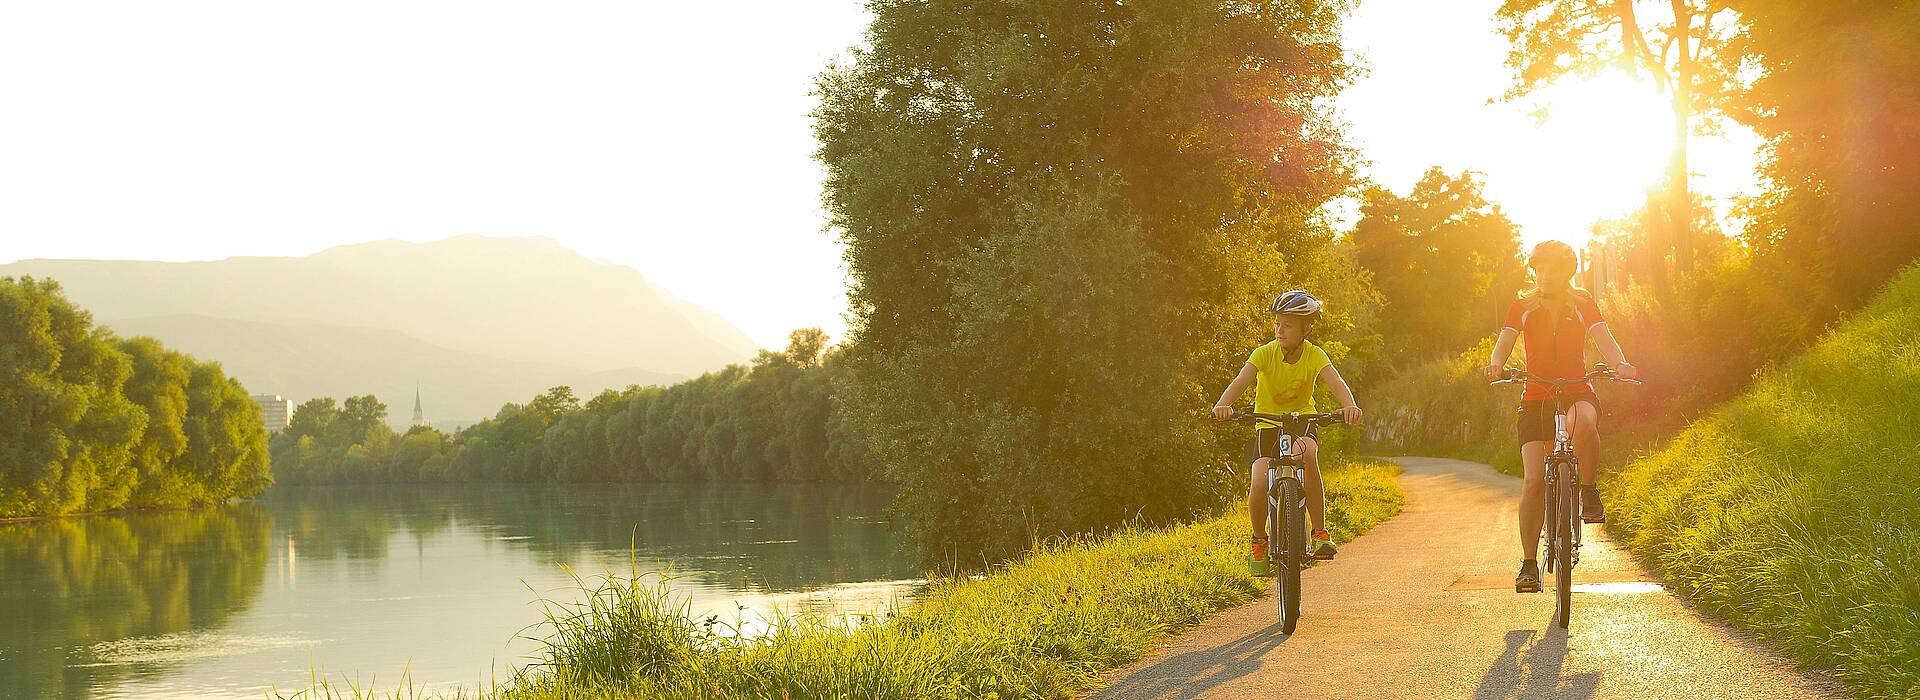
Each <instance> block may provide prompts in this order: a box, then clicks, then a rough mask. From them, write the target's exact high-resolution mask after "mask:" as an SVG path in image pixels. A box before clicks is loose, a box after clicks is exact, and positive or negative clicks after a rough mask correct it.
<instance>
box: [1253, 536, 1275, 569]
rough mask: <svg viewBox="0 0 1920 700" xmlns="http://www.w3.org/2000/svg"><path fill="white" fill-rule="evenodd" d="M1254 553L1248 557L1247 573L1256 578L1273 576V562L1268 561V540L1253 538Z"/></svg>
mask: <svg viewBox="0 0 1920 700" xmlns="http://www.w3.org/2000/svg"><path fill="white" fill-rule="evenodd" d="M1252 549H1253V552H1252V553H1251V554H1248V555H1247V573H1248V574H1251V575H1253V576H1256V577H1266V576H1272V575H1273V562H1272V561H1271V560H1268V559H1267V538H1265V537H1255V538H1253V547H1252Z"/></svg>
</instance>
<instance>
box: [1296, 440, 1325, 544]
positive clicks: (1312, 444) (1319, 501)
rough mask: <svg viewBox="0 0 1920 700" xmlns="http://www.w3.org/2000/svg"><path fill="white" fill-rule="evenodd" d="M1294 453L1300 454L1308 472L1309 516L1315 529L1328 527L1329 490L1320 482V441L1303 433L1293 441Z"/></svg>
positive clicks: (1301, 461) (1302, 463)
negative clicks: (1323, 487)
mask: <svg viewBox="0 0 1920 700" xmlns="http://www.w3.org/2000/svg"><path fill="white" fill-rule="evenodd" d="M1293 453H1294V454H1297V455H1300V463H1301V465H1302V466H1305V467H1306V472H1307V483H1306V484H1305V486H1306V487H1307V517H1308V518H1309V519H1311V520H1312V521H1313V527H1312V528H1311V529H1313V530H1316V531H1318V530H1322V529H1325V528H1326V527H1327V492H1326V491H1325V490H1324V489H1322V488H1321V484H1320V441H1319V439H1317V438H1316V437H1314V436H1312V435H1303V436H1301V437H1300V439H1298V440H1295V441H1294V442H1293Z"/></svg>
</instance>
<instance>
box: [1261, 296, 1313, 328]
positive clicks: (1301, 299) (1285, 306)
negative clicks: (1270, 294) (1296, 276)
mask: <svg viewBox="0 0 1920 700" xmlns="http://www.w3.org/2000/svg"><path fill="white" fill-rule="evenodd" d="M1267 313H1273V314H1283V315H1287V316H1305V317H1306V318H1307V320H1309V321H1312V320H1316V319H1319V318H1320V300H1319V299H1315V298H1313V295H1312V294H1308V293H1306V292H1303V291H1300V290H1298V289H1295V290H1292V291H1288V292H1283V293H1281V294H1280V296H1277V297H1274V298H1273V303H1271V304H1268V305H1267Z"/></svg>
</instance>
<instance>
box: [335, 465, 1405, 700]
mask: <svg viewBox="0 0 1920 700" xmlns="http://www.w3.org/2000/svg"><path fill="white" fill-rule="evenodd" d="M1398 473H1399V469H1398V468H1397V467H1394V466H1392V465H1388V464H1382V463H1357V464H1351V465H1347V466H1343V467H1339V468H1334V469H1329V470H1328V471H1327V473H1326V479H1327V481H1326V483H1327V489H1328V513H1329V520H1331V521H1332V522H1331V523H1330V525H1331V527H1329V528H1328V529H1329V530H1331V531H1332V532H1333V534H1334V536H1335V539H1337V540H1340V541H1346V540H1349V539H1352V538H1353V537H1354V536H1356V535H1358V534H1360V533H1362V532H1365V531H1366V530H1367V529H1368V528H1371V527H1373V526H1374V525H1376V524H1378V523H1380V522H1382V521H1384V520H1386V519H1387V518H1389V517H1392V516H1393V515H1394V514H1395V513H1398V512H1399V510H1400V507H1401V505H1402V502H1403V497H1402V494H1401V492H1400V489H1399V487H1398V486H1397V485H1396V484H1395V483H1394V479H1393V477H1394V476H1395V475H1396V474H1398ZM1246 538H1247V525H1246V514H1245V511H1244V510H1242V511H1239V512H1235V513H1229V514H1227V515H1223V516H1220V517H1217V518H1214V519H1211V520H1208V521H1205V522H1200V523H1195V524H1190V525H1181V526H1175V527H1170V528H1159V529H1138V528H1129V529H1123V530H1121V531H1119V532H1116V533H1114V534H1111V535H1108V536H1105V537H1099V538H1075V539H1067V540H1062V541H1057V542H1054V543H1051V544H1047V545H1045V546H1042V547H1040V548H1038V549H1036V550H1035V551H1033V552H1032V553H1030V554H1029V555H1027V556H1026V557H1024V558H1022V559H1021V560H1019V561H1016V562H1013V563H1010V564H1007V565H1005V566H1002V567H998V568H996V569H995V570H993V571H990V572H988V573H986V574H984V575H981V576H974V577H957V578H951V579H946V580H941V581H937V582H935V583H934V584H933V585H932V586H931V587H930V589H929V590H928V591H927V592H926V593H925V594H924V595H922V596H920V598H919V600H918V601H917V602H915V603H914V604H912V605H911V606H910V607H908V608H907V609H905V610H904V611H900V612H898V614H897V615H895V614H890V615H887V616H885V617H883V618H881V619H879V620H876V621H874V622H872V623H869V624H863V625H857V626H853V627H847V626H842V625H837V624H833V623H829V622H823V621H820V620H817V619H809V618H795V619H789V620H786V621H785V622H784V623H783V624H780V625H777V626H776V627H775V630H774V632H773V633H772V634H770V635H767V636H761V637H751V638H736V637H732V636H729V635H727V634H725V632H726V627H725V625H724V623H719V622H712V621H709V620H703V619H696V618H694V617H692V616H691V615H690V614H689V612H688V610H689V607H688V603H687V599H686V597H684V596H682V595H680V594H677V593H676V592H675V591H674V590H673V588H672V581H671V579H664V578H662V577H660V576H657V575H629V576H624V577H620V576H615V577H602V578H596V579H594V580H593V581H592V582H591V583H589V584H586V588H587V591H586V592H587V595H586V596H585V599H584V602H582V603H580V604H578V605H558V604H555V605H552V606H550V607H549V620H548V623H547V629H548V631H549V632H550V633H551V635H550V637H549V647H548V649H547V652H546V655H545V659H544V663H543V664H542V665H539V666H536V667H533V668H532V669H530V672H528V673H527V674H525V675H523V676H522V677H521V678H519V679H517V680H516V681H515V682H514V683H513V684H511V685H510V687H508V688H505V689H503V690H496V691H490V692H488V693H485V694H484V695H488V696H493V697H499V698H506V699H514V700H522V699H524V700H532V699H545V698H654V697H661V698H863V699H864V698H1068V697H1072V696H1074V695H1076V694H1078V693H1079V692H1081V691H1083V690H1085V689H1087V688H1089V687H1091V686H1092V684H1093V683H1094V682H1095V681H1096V679H1097V678H1098V675H1099V674H1100V672H1102V671H1105V670H1107V669H1111V668H1115V667H1118V666H1121V665H1124V664H1127V663H1130V662H1133V661H1136V660H1138V659H1140V658H1142V657H1143V656H1145V655H1147V654H1148V653H1151V652H1152V651H1153V650H1154V649H1155V648H1156V647H1157V646H1158V645H1159V644H1160V643H1161V642H1162V641H1164V640H1165V639H1166V638H1167V637H1168V636H1170V635H1172V634H1174V633H1176V632H1179V631H1181V630H1184V629H1187V628H1190V627H1193V626H1195V625H1198V624H1200V623H1201V622H1202V621H1204V620H1206V619H1207V618H1208V617H1209V616H1211V615H1212V614H1214V613H1216V612H1219V611H1222V610H1225V609H1228V608H1231V607H1234V606H1238V605H1241V604H1244V603H1247V602H1249V601H1251V600H1253V599H1255V598H1256V597H1258V596H1259V595H1261V593H1262V591H1263V590H1264V588H1265V584H1264V583H1263V582H1261V581H1259V580H1256V579H1254V578H1252V577H1250V576H1248V575H1247V573H1246V565H1245V560H1244V557H1245V552H1246V542H1247V539H1246ZM417 695H419V694H413V695H406V694H402V693H393V692H389V693H385V694H381V693H375V692H372V691H366V690H362V689H358V688H346V689H343V690H338V691H336V690H324V691H323V689H321V688H319V687H317V686H316V688H314V689H313V690H311V691H309V694H308V696H309V697H410V696H417Z"/></svg>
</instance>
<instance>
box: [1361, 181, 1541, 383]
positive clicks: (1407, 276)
mask: <svg viewBox="0 0 1920 700" xmlns="http://www.w3.org/2000/svg"><path fill="white" fill-rule="evenodd" d="M1353 245H1354V252H1355V255H1356V256H1357V257H1358V258H1359V261H1360V264H1361V265H1363V266H1365V267H1366V268H1367V270H1368V271H1369V272H1372V273H1373V285H1374V288H1375V289H1377V290H1379V292H1380V295H1381V296H1382V297H1384V298H1385V299H1386V304H1385V306H1384V307H1383V308H1382V309H1381V310H1380V322H1381V323H1380V328H1381V331H1380V332H1381V339H1382V343H1383V346H1384V348H1383V354H1384V355H1385V356H1386V357H1387V359H1390V360H1395V361H1399V360H1424V359H1430V358H1433V357H1437V356H1451V355H1452V354H1453V353H1456V352H1458V351H1459V349H1460V348H1463V347H1467V346H1470V345H1472V344H1473V342H1474V341H1475V340H1478V339H1479V338H1480V337H1482V336H1484V335H1486V334H1487V332H1488V329H1490V328H1492V327H1493V324H1494V323H1496V320H1495V319H1498V318H1499V313H1500V312H1501V311H1503V310H1504V309H1505V304H1506V303H1507V301H1508V300H1510V299H1512V298H1513V294H1514V292H1515V291H1516V290H1517V289H1518V288H1519V286H1520V282H1521V278H1522V277H1523V271H1522V268H1521V262H1520V230H1519V228H1518V227H1516V226H1515V225H1514V223H1513V222H1512V221H1511V220H1509V219H1508V218H1507V216H1506V214H1504V213H1502V212H1501V211H1500V207H1499V205H1496V204H1494V203H1492V202H1489V201H1487V198H1486V196H1485V195H1483V194H1482V193H1481V189H1480V183H1479V182H1478V181H1476V180H1475V179H1474V177H1473V174H1472V173H1461V174H1460V175H1459V176H1457V177H1456V176H1451V175H1448V174H1446V173H1445V172H1444V171H1442V170H1441V169H1440V168H1438V167H1435V168H1433V169H1431V170H1428V171H1427V173H1426V174H1425V175H1423V176H1421V178H1420V181H1419V182H1417V183H1415V184H1414V186H1413V190H1412V191H1410V192H1408V193H1407V195H1406V196H1401V195H1398V194H1394V193H1393V192H1392V191H1390V190H1387V189H1386V188H1383V187H1378V186H1375V187H1369V188H1367V190H1366V192H1365V194H1364V195H1363V197H1362V202H1361V205H1360V221H1359V222H1358V223H1356V224H1355V226H1354V230H1353Z"/></svg>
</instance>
